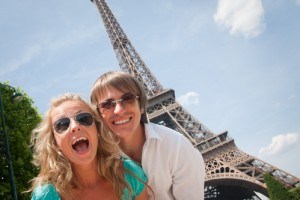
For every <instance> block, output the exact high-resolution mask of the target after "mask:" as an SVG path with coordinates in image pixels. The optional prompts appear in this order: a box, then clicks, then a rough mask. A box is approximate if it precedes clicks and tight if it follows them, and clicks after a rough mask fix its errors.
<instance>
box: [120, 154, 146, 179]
mask: <svg viewBox="0 0 300 200" xmlns="http://www.w3.org/2000/svg"><path fill="white" fill-rule="evenodd" d="M122 161H123V164H124V168H125V169H127V170H129V171H130V172H132V173H133V174H135V175H136V176H138V177H139V178H141V179H142V180H143V181H146V175H145V173H144V171H143V169H142V167H141V166H140V165H139V164H138V163H137V162H135V161H133V160H131V159H129V158H122ZM125 174H127V173H126V171H125Z"/></svg>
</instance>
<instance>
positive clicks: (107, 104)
mask: <svg viewBox="0 0 300 200" xmlns="http://www.w3.org/2000/svg"><path fill="white" fill-rule="evenodd" d="M138 98H139V96H135V95H134V94H131V93H126V94H124V95H123V96H122V98H121V99H117V100H112V99H108V100H106V101H103V102H102V103H99V104H98V106H97V109H99V108H100V110H101V111H102V112H103V111H107V110H110V109H112V108H115V107H116V105H117V103H118V102H120V103H121V104H122V105H125V106H126V105H130V104H133V103H134V102H135V100H136V99H138Z"/></svg>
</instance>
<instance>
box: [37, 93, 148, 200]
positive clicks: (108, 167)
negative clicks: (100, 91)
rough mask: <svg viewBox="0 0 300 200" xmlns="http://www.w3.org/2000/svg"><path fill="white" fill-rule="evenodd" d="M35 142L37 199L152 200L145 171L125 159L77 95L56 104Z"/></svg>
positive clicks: (47, 116) (49, 112)
mask: <svg viewBox="0 0 300 200" xmlns="http://www.w3.org/2000/svg"><path fill="white" fill-rule="evenodd" d="M32 143H33V146H34V154H33V155H34V164H35V165H36V166H37V167H38V168H39V170H40V172H39V174H38V176H37V177H36V178H34V179H33V180H32V188H31V191H32V199H43V200H48V199H49V200H50V199H51V200H58V199H63V200H73V199H89V200H93V199H108V200H116V199H122V200H123V199H135V200H146V199H148V197H147V192H146V189H145V188H146V183H145V182H146V176H145V174H144V172H143V171H142V169H141V168H140V167H139V166H138V165H136V164H135V163H134V162H133V161H131V160H129V159H123V158H120V156H119V155H118V151H119V149H118V145H117V142H116V141H115V140H114V139H113V137H111V135H110V132H108V131H107V130H106V129H105V127H103V126H102V123H101V122H100V121H99V119H98V117H97V113H96V112H95V111H94V110H93V109H92V107H91V106H90V105H89V104H88V103H86V102H85V101H83V100H82V99H81V98H80V97H79V96H78V95H73V94H65V95H62V96H60V97H58V98H56V99H53V100H52V102H51V105H50V108H49V110H48V111H47V112H46V114H45V116H44V119H43V121H42V122H41V124H40V125H39V126H38V127H36V128H35V129H34V130H33V133H32Z"/></svg>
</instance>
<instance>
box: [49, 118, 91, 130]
mask: <svg viewBox="0 0 300 200" xmlns="http://www.w3.org/2000/svg"><path fill="white" fill-rule="evenodd" d="M71 117H74V116H71ZM71 117H63V118H60V119H59V120H57V121H56V122H54V125H53V128H54V130H55V132H57V133H59V134H61V133H63V132H65V131H66V130H68V128H69V126H70V123H71V119H70V118H71ZM74 119H75V120H76V122H77V123H78V124H80V125H83V126H91V125H92V124H93V122H94V117H93V115H92V114H90V113H79V114H76V115H75V117H74Z"/></svg>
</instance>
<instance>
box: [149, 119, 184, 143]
mask: <svg viewBox="0 0 300 200" xmlns="http://www.w3.org/2000/svg"><path fill="white" fill-rule="evenodd" d="M146 127H147V129H148V130H149V131H154V132H155V134H157V135H159V137H160V138H161V140H162V141H165V142H166V141H169V142H172V141H173V142H176V141H177V142H178V141H182V142H189V141H188V139H187V138H186V137H185V136H183V135H182V134H181V133H179V132H178V131H175V130H173V129H171V128H169V127H166V126H164V125H160V124H154V123H148V124H147V125H146Z"/></svg>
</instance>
